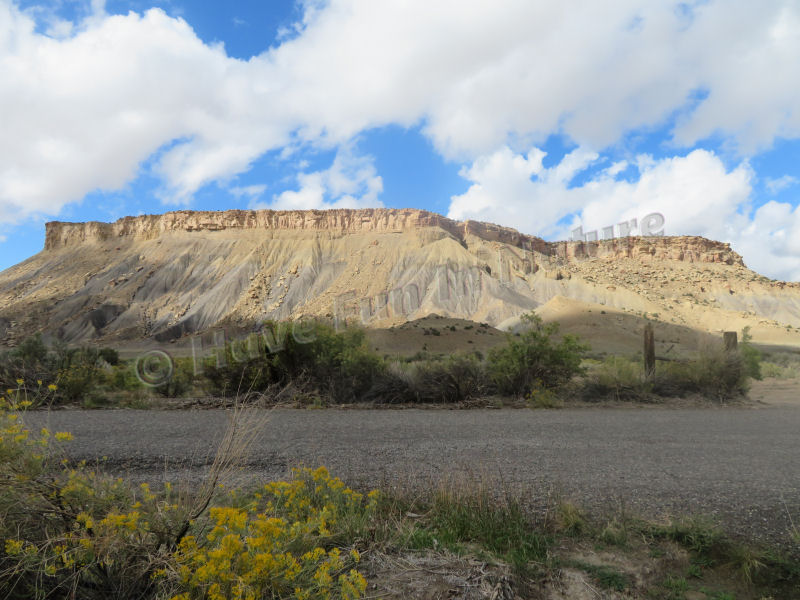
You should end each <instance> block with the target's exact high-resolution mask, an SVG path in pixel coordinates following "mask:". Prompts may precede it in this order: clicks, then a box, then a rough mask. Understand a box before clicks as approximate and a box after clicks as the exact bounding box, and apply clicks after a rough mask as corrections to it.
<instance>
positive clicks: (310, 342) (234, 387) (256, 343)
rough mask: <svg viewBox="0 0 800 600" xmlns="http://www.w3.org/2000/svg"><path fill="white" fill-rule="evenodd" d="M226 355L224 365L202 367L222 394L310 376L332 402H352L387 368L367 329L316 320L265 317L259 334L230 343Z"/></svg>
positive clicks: (214, 389)
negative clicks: (340, 328) (335, 326)
mask: <svg viewBox="0 0 800 600" xmlns="http://www.w3.org/2000/svg"><path fill="white" fill-rule="evenodd" d="M224 358H225V360H224V361H223V364H222V365H221V366H217V365H216V364H213V363H208V364H206V366H205V369H204V370H205V378H206V380H207V382H208V384H209V387H210V390H211V391H212V392H213V393H215V394H217V395H220V396H231V395H236V394H240V393H246V392H263V391H266V390H268V389H269V388H270V387H271V386H273V385H279V386H285V385H288V384H290V383H294V384H296V383H298V382H301V383H302V382H307V383H308V384H309V385H310V386H312V387H313V388H314V389H315V390H317V392H318V393H320V394H322V395H324V396H325V397H327V398H329V399H330V400H332V401H334V402H352V401H356V400H359V399H362V398H363V397H364V396H365V395H366V394H367V392H368V391H369V390H370V388H371V387H372V385H373V383H374V381H375V380H376V378H377V377H378V376H379V375H381V374H382V373H383V372H384V371H385V368H386V367H385V364H384V362H383V359H381V358H380V357H379V356H378V355H377V354H375V353H374V352H372V351H371V350H370V349H369V348H368V347H367V344H366V335H365V334H364V331H363V330H361V329H356V328H347V329H345V330H344V331H341V332H339V331H336V330H334V329H333V327H331V326H330V325H327V324H324V323H318V322H310V323H302V324H300V323H294V324H291V325H289V324H286V323H273V322H270V323H267V324H266V327H265V328H264V331H263V332H262V334H261V335H258V336H251V337H250V338H248V340H245V341H239V342H236V343H233V344H227V345H226V347H225V352H224Z"/></svg>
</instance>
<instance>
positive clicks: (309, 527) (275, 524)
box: [173, 467, 374, 600]
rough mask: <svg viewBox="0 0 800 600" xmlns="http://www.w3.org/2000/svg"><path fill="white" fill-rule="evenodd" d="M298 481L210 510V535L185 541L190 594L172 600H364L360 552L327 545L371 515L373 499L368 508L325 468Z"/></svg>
mask: <svg viewBox="0 0 800 600" xmlns="http://www.w3.org/2000/svg"><path fill="white" fill-rule="evenodd" d="M294 475H295V476H294V479H293V480H292V481H280V482H273V483H269V484H267V485H266V486H264V488H263V489H262V490H260V491H259V492H258V493H256V494H255V495H254V496H253V499H252V500H250V501H248V502H246V505H245V506H241V507H240V506H228V507H214V508H211V510H210V523H209V527H210V531H208V533H206V534H205V535H204V536H202V537H195V536H187V537H185V538H184V539H183V540H182V541H181V543H180V546H179V549H178V553H177V560H178V564H179V567H178V571H177V575H178V577H179V579H180V583H181V585H182V586H183V587H184V588H186V589H187V590H188V591H186V592H184V593H182V594H179V595H177V596H175V597H174V598H173V600H190V599H195V598H198V599H199V598H208V599H209V600H223V599H228V598H230V599H236V600H251V599H252V600H255V599H257V598H297V599H309V600H310V599H327V598H343V599H347V600H349V599H354V598H360V597H361V596H362V595H363V593H364V590H365V589H366V581H365V580H364V577H363V576H362V575H361V574H360V573H359V572H358V571H357V570H356V569H355V565H356V564H357V563H358V561H359V560H360V555H359V554H358V551H357V550H355V549H353V550H351V551H350V552H349V553H346V554H343V553H342V551H341V550H340V549H339V548H338V547H336V546H333V547H330V545H331V543H332V541H333V540H334V539H335V538H336V537H337V533H341V532H342V531H343V529H347V528H349V527H352V526H353V521H354V520H355V521H359V520H360V519H363V518H368V517H369V514H370V513H371V511H372V510H373V508H374V500H373V499H369V501H368V502H365V501H364V498H363V496H362V495H361V494H359V493H357V492H354V491H353V490H351V489H349V488H347V487H345V485H344V483H343V482H342V481H341V480H339V479H337V478H335V477H331V476H330V475H329V474H328V472H327V470H326V469H325V468H324V467H321V468H319V469H316V470H314V471H311V470H309V469H302V470H296V471H295V472H294ZM326 547H330V549H327V550H326Z"/></svg>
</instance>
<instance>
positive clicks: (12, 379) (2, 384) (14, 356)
mask: <svg viewBox="0 0 800 600" xmlns="http://www.w3.org/2000/svg"><path fill="white" fill-rule="evenodd" d="M115 357H116V358H115ZM114 360H116V361H117V362H118V355H117V354H116V351H115V350H112V349H110V348H103V349H96V348H89V347H86V348H70V347H68V346H67V345H66V344H63V343H56V344H55V345H54V346H53V347H48V346H47V345H46V344H45V343H44V341H43V340H42V338H41V336H40V335H38V334H37V335H36V336H33V337H31V338H28V339H26V340H25V341H23V342H22V343H21V344H20V345H19V346H18V347H17V348H15V349H13V350H10V351H7V352H5V353H3V354H2V355H0V388H2V389H10V388H16V385H15V384H16V382H17V381H20V380H21V381H23V382H25V383H24V384H23V385H24V386H26V387H27V391H28V392H29V393H30V395H31V396H32V397H34V398H38V397H39V395H38V394H37V393H36V390H37V389H38V388H42V387H44V388H47V387H48V386H50V385H55V386H57V387H58V393H56V394H52V395H50V396H48V400H49V402H51V403H56V404H58V403H68V402H76V401H78V400H83V399H84V398H85V397H87V396H90V395H92V394H93V393H94V392H95V391H96V390H97V389H98V388H99V387H100V386H102V385H104V384H105V383H106V380H107V377H106V374H105V372H104V371H103V370H102V366H103V364H104V363H106V362H109V361H114Z"/></svg>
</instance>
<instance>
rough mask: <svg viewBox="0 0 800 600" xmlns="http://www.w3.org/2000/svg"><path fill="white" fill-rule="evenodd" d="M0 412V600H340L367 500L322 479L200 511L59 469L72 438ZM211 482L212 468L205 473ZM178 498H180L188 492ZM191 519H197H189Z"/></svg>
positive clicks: (89, 471) (224, 498)
mask: <svg viewBox="0 0 800 600" xmlns="http://www.w3.org/2000/svg"><path fill="white" fill-rule="evenodd" d="M2 403H3V404H2V406H3V407H4V408H3V409H2V410H0V515H2V519H0V596H2V597H3V598H9V599H10V600H22V599H27V598H82V599H88V600H92V599H107V598H109V599H113V598H118V599H123V598H125V599H127V598H141V599H150V598H153V599H155V598H173V599H180V600H190V599H201V598H202V599H215V598H232V599H233V598H239V599H244V598H264V597H275V598H277V597H280V598H285V597H296V598H309V599H312V598H313V599H322V598H331V599H351V598H359V597H361V596H362V595H363V593H364V590H365V588H366V582H365V580H364V578H363V576H362V575H361V574H360V573H359V572H358V571H357V570H356V566H357V563H358V561H359V558H360V556H359V553H358V551H357V550H356V548H354V547H352V546H349V543H348V545H347V546H343V544H344V543H345V542H349V540H353V539H363V537H364V536H365V535H367V533H368V528H369V526H370V523H371V518H372V511H373V510H374V507H375V505H376V503H377V500H378V498H377V496H376V495H375V494H370V495H369V496H368V497H366V498H365V497H364V496H362V495H361V494H359V493H356V492H354V491H352V490H350V489H348V488H347V487H346V486H345V485H344V484H343V483H342V482H341V481H340V480H338V479H336V478H333V477H331V476H330V475H329V474H328V472H327V471H326V470H325V469H324V468H320V469H317V470H315V471H311V470H308V469H304V470H299V471H296V472H295V474H294V478H293V479H292V480H290V481H283V482H274V483H269V484H267V485H266V486H263V487H262V488H261V489H260V490H258V491H257V493H255V494H242V493H241V492H237V491H235V490H234V491H232V492H230V493H227V494H223V492H221V491H220V490H219V486H217V484H216V480H215V479H212V480H210V485H209V486H202V489H208V490H212V492H214V493H213V495H209V496H207V497H206V501H205V502H203V498H202V497H201V498H200V499H199V502H200V503H199V504H198V498H197V497H196V495H193V494H191V493H189V492H187V491H185V490H183V491H182V490H179V489H178V488H177V487H174V486H172V485H170V484H169V483H167V484H165V486H164V489H163V491H158V492H154V491H152V490H151V489H150V487H149V486H148V485H147V484H141V485H139V486H135V485H132V484H130V483H129V482H127V481H125V480H123V479H119V478H112V477H108V476H105V475H104V474H103V473H102V472H99V471H97V470H96V469H93V468H90V467H88V466H87V465H86V464H84V463H82V464H79V465H69V464H66V462H65V461H64V460H63V458H64V454H63V452H62V451H61V446H62V445H63V444H65V443H67V442H68V441H69V440H70V439H71V436H69V434H66V433H51V432H49V431H48V430H46V429H43V430H41V431H40V432H39V433H35V432H32V431H30V430H29V429H28V428H26V427H25V425H24V423H23V418H22V416H21V415H20V413H19V412H18V411H17V409H18V408H20V406H19V402H17V401H16V397H12V398H9V397H5V398H3V399H2ZM212 470H213V468H212ZM187 489H188V488H187ZM198 507H199V508H198Z"/></svg>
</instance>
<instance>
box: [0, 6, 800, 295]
mask: <svg viewBox="0 0 800 600" xmlns="http://www.w3.org/2000/svg"><path fill="white" fill-rule="evenodd" d="M797 72H800V6H798V5H797V3H796V2H789V1H786V2H780V1H775V2H765V3H763V4H762V3H759V4H758V6H755V5H754V3H749V2H735V1H733V2H725V3H722V2H715V1H714V0H707V1H694V2H666V1H665V2H645V1H634V0H610V1H609V2H608V3H604V4H603V6H602V7H600V6H595V5H594V4H587V5H584V6H582V8H581V9H580V10H576V9H575V8H574V7H572V8H570V7H566V6H560V5H556V3H549V2H530V1H528V0H525V1H522V0H504V1H502V2H497V3H485V2H478V1H475V2H469V1H465V0H462V1H459V2H455V1H452V2H451V1H449V0H442V1H441V2H439V3H435V4H434V5H431V3H427V2H423V1H422V0H409V1H408V2H390V1H387V2H381V3H375V2H371V1H370V0H330V1H322V0H305V1H303V2H300V1H297V2H294V1H283V0H282V1H269V2H265V1H263V0H262V1H256V0H252V1H238V2H237V1H231V2H224V3H222V2H205V1H197V0H194V1H192V2H187V1H182V0H150V1H148V0H107V1H105V2H103V1H102V0H91V1H90V0H50V1H44V2H34V1H30V0H24V1H23V0H0V131H3V132H4V135H3V136H2V139H0V269H5V268H7V267H9V266H11V265H13V264H15V263H17V262H19V261H21V260H24V259H25V258H27V257H29V256H31V255H33V254H35V253H36V252H38V251H39V250H40V249H41V248H42V246H43V241H44V223H45V222H46V221H49V220H67V221H84V220H101V221H111V220H115V219H117V218H120V217H122V216H126V215H136V214H142V213H161V212H165V211H169V210H179V209H187V208H189V209H203V210H222V209H227V208H275V209H290V208H318V209H321V208H333V207H370V206H386V207H416V208H424V209H428V210H432V211H435V212H439V213H442V214H446V215H449V216H451V217H452V218H457V219H478V220H485V221H491V222H496V223H500V224H502V225H507V226H511V227H516V228H518V229H520V230H521V231H524V232H526V233H530V234H535V235H541V236H542V237H545V238H547V239H565V238H566V237H568V236H569V235H570V232H571V231H572V229H574V228H575V227H577V226H579V225H580V226H582V227H583V229H584V230H587V231H589V230H593V229H600V228H602V227H607V226H611V225H615V224H617V223H620V222H621V221H624V220H629V219H632V218H637V219H639V220H641V219H642V218H643V217H644V216H646V215H647V214H650V213H653V212H659V213H661V214H662V215H664V219H665V233H666V234H668V235H703V236H706V237H709V238H713V239H719V240H722V241H726V242H729V243H731V244H732V245H733V247H734V249H735V250H737V251H738V252H740V253H741V254H742V255H743V256H744V258H745V262H746V263H747V264H748V265H749V266H751V267H752V268H754V269H756V270H758V271H759V272H762V273H764V274H766V275H769V276H771V277H775V278H781V279H787V280H800V209H798V204H799V203H800V92H798V90H797V89H796V85H794V84H793V81H794V79H796V78H795V77H793V76H792V75H791V73H797Z"/></svg>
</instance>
